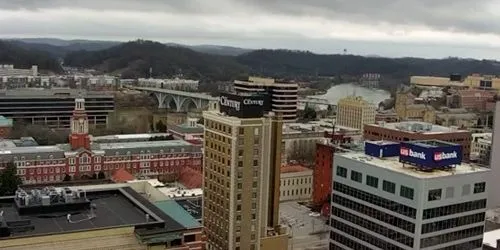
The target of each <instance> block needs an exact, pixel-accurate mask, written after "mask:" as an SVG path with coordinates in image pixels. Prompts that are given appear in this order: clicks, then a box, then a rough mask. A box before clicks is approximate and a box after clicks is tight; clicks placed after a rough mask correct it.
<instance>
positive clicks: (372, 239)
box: [331, 219, 403, 250]
mask: <svg viewBox="0 0 500 250" xmlns="http://www.w3.org/2000/svg"><path fill="white" fill-rule="evenodd" d="M331 226H332V227H333V228H335V229H337V230H339V231H341V232H344V233H346V234H348V235H350V236H352V237H354V238H356V239H358V240H359V241H364V242H366V243H368V244H371V245H373V246H375V247H378V248H381V249H391V250H403V248H401V247H398V246H396V245H394V244H391V243H389V242H387V241H385V240H382V239H379V238H378V237H376V236H373V235H371V234H368V233H365V232H363V231H361V230H359V229H357V228H354V227H351V226H349V225H347V224H345V223H342V222H340V221H338V220H335V219H332V223H331ZM359 241H358V242H359ZM359 243H361V242H359ZM356 249H357V248H356Z"/></svg>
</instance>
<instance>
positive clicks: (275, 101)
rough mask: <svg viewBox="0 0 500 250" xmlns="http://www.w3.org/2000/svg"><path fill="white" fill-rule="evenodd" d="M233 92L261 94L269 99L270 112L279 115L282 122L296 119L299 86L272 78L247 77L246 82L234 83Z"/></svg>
mask: <svg viewBox="0 0 500 250" xmlns="http://www.w3.org/2000/svg"><path fill="white" fill-rule="evenodd" d="M233 87H234V90H235V91H237V92H243V93H261V94H265V95H268V96H269V98H270V102H271V103H270V104H271V107H270V108H271V111H273V112H274V113H276V114H280V115H281V117H282V119H283V121H284V122H293V121H295V120H296V119H297V102H298V91H299V85H298V84H297V83H294V82H285V81H279V80H275V79H272V78H261V77H249V78H248V81H234V86H233Z"/></svg>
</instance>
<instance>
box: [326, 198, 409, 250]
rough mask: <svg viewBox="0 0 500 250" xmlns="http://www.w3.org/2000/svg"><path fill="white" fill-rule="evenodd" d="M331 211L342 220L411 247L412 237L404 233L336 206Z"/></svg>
mask: <svg viewBox="0 0 500 250" xmlns="http://www.w3.org/2000/svg"><path fill="white" fill-rule="evenodd" d="M332 211H333V213H332V214H333V215H335V216H337V217H339V218H341V219H343V220H346V221H349V222H351V223H353V224H356V225H358V226H360V227H364V228H366V229H368V230H370V231H372V232H375V233H377V234H380V235H382V236H385V237H387V238H389V239H392V240H395V241H397V242H399V243H402V244H405V245H407V246H409V247H413V237H410V236H407V235H404V234H402V233H399V232H397V231H394V230H392V229H390V228H387V227H385V226H382V225H379V224H377V223H374V222H372V221H369V220H366V219H364V218H361V217H359V216H357V215H354V214H352V213H349V212H347V211H344V210H342V209H340V208H337V207H336V208H335V209H333V210H332Z"/></svg>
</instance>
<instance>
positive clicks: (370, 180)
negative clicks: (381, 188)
mask: <svg viewBox="0 0 500 250" xmlns="http://www.w3.org/2000/svg"><path fill="white" fill-rule="evenodd" d="M366 185H368V186H370V187H374V188H378V178H377V177H373V176H370V175H367V176H366Z"/></svg>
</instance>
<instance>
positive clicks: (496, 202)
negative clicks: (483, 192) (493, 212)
mask: <svg viewBox="0 0 500 250" xmlns="http://www.w3.org/2000/svg"><path fill="white" fill-rule="evenodd" d="M494 119H495V120H494V121H493V140H492V143H491V160H490V163H491V164H490V168H491V172H490V174H489V175H488V177H489V179H488V182H487V184H486V186H487V190H488V208H496V207H499V206H500V194H499V193H498V190H500V102H497V105H496V107H495V118H494Z"/></svg>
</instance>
